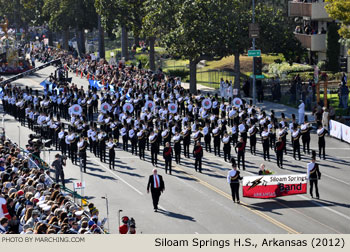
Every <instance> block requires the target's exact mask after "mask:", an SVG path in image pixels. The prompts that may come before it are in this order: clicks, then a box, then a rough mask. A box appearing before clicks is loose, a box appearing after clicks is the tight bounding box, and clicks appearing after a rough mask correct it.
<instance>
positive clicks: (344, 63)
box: [340, 57, 348, 73]
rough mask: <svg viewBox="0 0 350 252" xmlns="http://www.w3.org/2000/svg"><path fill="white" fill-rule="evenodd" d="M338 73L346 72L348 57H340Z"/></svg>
mask: <svg viewBox="0 0 350 252" xmlns="http://www.w3.org/2000/svg"><path fill="white" fill-rule="evenodd" d="M340 71H341V72H344V73H347V72H348V57H340Z"/></svg>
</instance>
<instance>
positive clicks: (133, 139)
mask: <svg viewBox="0 0 350 252" xmlns="http://www.w3.org/2000/svg"><path fill="white" fill-rule="evenodd" d="M129 139H130V141H131V154H135V155H137V136H136V133H135V130H134V129H133V128H131V129H130V130H129Z"/></svg>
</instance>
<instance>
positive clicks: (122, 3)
mask: <svg viewBox="0 0 350 252" xmlns="http://www.w3.org/2000/svg"><path fill="white" fill-rule="evenodd" d="M129 2H134V1H127V0H95V7H96V10H97V13H98V14H99V15H100V16H101V22H102V24H103V26H104V27H105V29H106V30H107V32H110V33H111V32H112V33H113V32H115V31H116V30H115V27H118V26H120V27H121V30H122V36H121V44H122V57H124V58H125V59H126V60H128V58H129V54H128V30H129V29H130V28H131V20H132V19H131V16H132V12H131V8H130V3H129Z"/></svg>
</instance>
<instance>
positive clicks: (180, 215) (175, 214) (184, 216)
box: [158, 209, 196, 222]
mask: <svg viewBox="0 0 350 252" xmlns="http://www.w3.org/2000/svg"><path fill="white" fill-rule="evenodd" d="M158 213H161V214H164V215H166V216H169V217H172V218H176V219H181V220H187V221H193V222H196V220H195V219H194V218H193V217H191V216H188V215H183V214H179V213H174V212H170V211H164V210H162V209H158Z"/></svg>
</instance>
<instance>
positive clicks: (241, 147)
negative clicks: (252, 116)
mask: <svg viewBox="0 0 350 252" xmlns="http://www.w3.org/2000/svg"><path fill="white" fill-rule="evenodd" d="M245 143H246V142H244V138H243V137H241V138H240V140H239V142H238V143H237V144H236V147H235V151H236V153H237V159H238V169H240V168H239V167H240V162H241V160H242V166H243V171H244V170H245V160H244V152H245Z"/></svg>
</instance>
